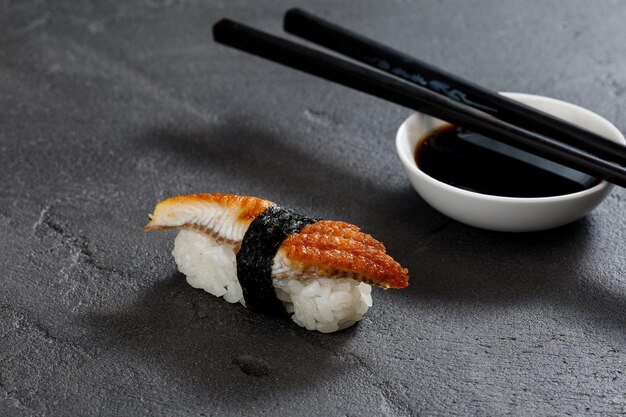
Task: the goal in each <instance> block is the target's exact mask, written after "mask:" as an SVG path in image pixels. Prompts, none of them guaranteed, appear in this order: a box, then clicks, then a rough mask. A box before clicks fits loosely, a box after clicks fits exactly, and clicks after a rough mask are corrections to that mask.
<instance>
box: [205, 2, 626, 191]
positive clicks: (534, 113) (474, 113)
mask: <svg viewBox="0 0 626 417" xmlns="http://www.w3.org/2000/svg"><path fill="white" fill-rule="evenodd" d="M284 27H285V30H286V31H287V32H289V33H292V34H294V35H297V36H300V37H302V38H304V39H307V40H309V41H311V42H314V43H317V44H319V45H321V46H324V47H327V48H329V49H331V50H333V51H335V52H338V53H340V54H342V55H346V56H348V57H350V58H352V59H354V60H356V61H359V62H360V63H362V64H366V65H368V66H372V67H374V68H375V69H370V68H368V67H366V66H364V65H360V64H356V63H353V62H351V61H349V60H346V59H342V58H339V57H336V56H333V55H329V54H326V53H323V52H321V51H318V50H316V49H312V48H308V47H306V46H303V45H300V44H297V43H295V42H292V41H289V40H286V39H282V38H279V37H277V36H273V35H270V34H267V33H264V32H261V31H259V30H256V29H253V28H251V27H248V26H245V25H243V24H240V23H237V22H234V21H232V20H229V19H223V20H220V21H219V22H217V23H216V24H215V25H214V26H213V37H214V39H215V40H216V41H217V42H220V43H223V44H225V45H228V46H231V47H234V48H236V49H240V50H242V51H245V52H249V53H251V54H254V55H257V56H260V57H263V58H266V59H268V60H270V61H274V62H277V63H280V64H283V65H286V66H288V67H291V68H295V69H298V70H300V71H303V72H306V73H309V74H312V75H316V76H318V77H321V78H324V79H327V80H329V81H333V82H336V83H338V84H342V85H344V86H347V87H351V88H353V89H355V90H359V91H362V92H364V93H368V94H371V95H374V96H376V97H379V98H382V99H385V100H388V101H391V102H393V103H396V104H400V105H402V106H405V107H408V108H411V109H413V110H416V111H419V112H422V113H425V114H428V115H430V116H433V117H436V118H439V119H442V120H446V121H448V122H450V123H452V124H455V125H457V126H461V127H464V128H467V129H469V130H472V131H474V132H476V133H480V134H483V135H485V136H488V137H491V138H492V139H496V140H498V141H500V142H503V143H506V144H508V145H511V146H514V147H517V148H519V149H523V150H525V151H527V152H530V153H532V154H534V155H537V156H541V157H544V158H546V159H549V160H552V161H554V162H557V163H560V164H562V165H565V166H568V167H570V168H573V169H576V170H579V171H581V172H584V173H587V174H589V175H593V176H596V177H598V178H602V179H605V180H607V181H609V182H611V183H614V184H617V185H620V186H622V187H626V168H624V166H622V165H621V164H626V146H623V145H621V144H617V143H615V142H612V141H610V140H608V139H606V138H603V137H601V136H599V135H597V134H595V133H592V132H589V131H587V130H584V129H581V128H579V127H577V126H575V125H573V124H570V123H568V122H565V121H563V120H561V119H559V118H556V117H553V116H550V115H548V114H546V113H543V112H541V111H538V110H535V109H533V108H531V107H529V106H526V105H523V104H521V103H518V102H516V101H514V100H511V99H508V98H506V97H504V96H502V95H499V94H497V93H494V92H491V91H489V90H487V89H485V88H483V87H480V86H477V85H475V84H473V83H471V82H469V81H465V80H463V79H461V78H459V77H457V76H455V75H452V74H449V73H446V72H444V71H442V70H439V69H437V68H435V67H433V66H431V65H429V64H427V63H424V62H421V61H419V60H417V59H415V58H412V57H410V56H408V55H406V54H403V53H401V52H398V51H396V50H394V49H392V48H389V47H387V46H384V45H382V44H379V43H377V42H375V41H372V40H369V39H367V38H365V37H363V36H361V35H358V34H356V33H354V32H352V31H349V30H347V29H344V28H341V27H339V26H337V25H335V24H333V23H330V22H327V21H325V20H323V19H321V18H319V17H316V16H313V15H311V14H309V13H307V12H304V11H302V10H299V9H292V10H289V11H288V12H287V13H286V14H285V20H284ZM556 138H558V140H557V139H556Z"/></svg>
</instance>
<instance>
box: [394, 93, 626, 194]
mask: <svg viewBox="0 0 626 417" xmlns="http://www.w3.org/2000/svg"><path fill="white" fill-rule="evenodd" d="M500 94H502V95H504V96H506V97H509V98H512V99H514V100H516V99H519V98H521V99H524V98H528V99H531V100H540V101H544V102H552V103H553V104H558V105H559V106H561V107H565V108H569V109H571V110H575V111H578V112H582V113H585V114H586V116H587V117H590V118H592V119H596V120H597V121H598V122H600V123H602V124H604V125H606V126H607V128H608V129H610V130H611V131H612V133H613V134H614V135H615V137H616V138H617V139H618V140H617V142H618V143H622V144H626V139H624V136H623V135H622V133H621V132H620V131H619V129H618V128H617V127H616V126H615V125H614V124H613V123H611V122H610V121H608V120H607V119H605V118H604V117H602V116H600V115H599V114H597V113H595V112H593V111H591V110H589V109H586V108H584V107H581V106H578V105H576V104H573V103H569V102H567V101H563V100H559V99H556V98H552V97H546V96H542V95H537V94H528V93H515V92H500ZM520 101H522V102H524V103H525V101H523V100H520ZM525 104H526V103H525ZM417 115H424V116H426V117H431V118H433V119H436V118H435V117H432V116H428V115H426V114H424V113H421V112H413V113H412V114H411V115H410V116H409V117H407V118H406V119H405V120H404V121H403V122H402V124H401V125H400V127H399V128H398V132H397V134H396V152H397V153H398V156H399V157H400V160H401V161H402V163H403V164H404V166H405V167H406V168H407V169H409V170H410V171H411V172H412V173H413V174H415V175H417V176H418V177H420V178H422V179H423V180H425V181H428V182H430V183H431V184H433V185H435V186H437V187H439V188H443V189H444V190H447V191H449V192H452V193H456V194H459V195H461V196H465V197H471V198H475V199H481V200H484V201H490V202H502V203H516V204H537V203H551V202H559V201H568V200H575V199H578V198H584V197H586V196H589V195H592V194H595V193H599V192H602V191H604V190H606V189H607V188H608V187H612V186H613V184H611V183H609V182H608V181H606V180H600V182H599V183H598V184H597V185H594V186H593V187H591V188H587V189H586V190H582V191H578V192H575V193H569V194H561V195H555V196H548V197H508V196H499V195H493V194H484V193H479V192H476V191H469V190H464V189H462V188H458V187H455V186H453V185H450V184H447V183H445V182H442V181H439V180H438V179H436V178H433V177H431V176H430V175H428V174H426V173H425V172H424V171H422V170H421V169H419V168H418V166H417V163H416V162H415V158H414V155H413V154H414V149H411V152H410V154H409V155H407V153H406V152H405V150H404V149H403V145H404V144H405V143H406V142H407V141H408V140H410V139H411V136H410V135H408V134H403V132H402V131H403V129H404V128H406V125H407V124H408V123H409V122H410V121H411V120H412V119H413V118H414V117H415V116H417ZM446 123H447V122H446Z"/></svg>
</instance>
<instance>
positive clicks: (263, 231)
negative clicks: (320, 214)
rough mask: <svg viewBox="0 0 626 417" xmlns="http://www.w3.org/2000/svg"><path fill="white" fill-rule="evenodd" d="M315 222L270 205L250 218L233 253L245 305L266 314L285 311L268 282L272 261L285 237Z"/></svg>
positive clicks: (270, 279)
mask: <svg viewBox="0 0 626 417" xmlns="http://www.w3.org/2000/svg"><path fill="white" fill-rule="evenodd" d="M315 222H317V220H316V219H312V218H310V217H307V216H303V215H301V214H298V213H296V212H294V211H293V210H289V209H287V208H284V207H280V206H277V205H273V206H270V207H268V208H267V209H266V210H265V211H263V212H262V213H261V214H259V215H258V216H257V218H256V219H254V220H253V221H252V223H251V224H250V227H248V230H247V231H246V234H245V235H244V237H243V241H242V242H241V249H240V250H239V252H238V253H237V277H238V278H239V283H240V284H241V289H242V290H243V297H244V299H245V300H246V306H247V307H248V308H249V309H251V310H254V311H258V312H261V313H266V314H276V315H284V314H286V311H285V308H284V306H283V304H282V302H281V301H280V300H279V299H278V298H276V293H275V292H274V286H273V285H272V277H271V273H272V260H273V259H274V256H275V255H276V252H277V251H278V248H279V247H280V245H281V244H282V243H283V240H285V238H287V236H289V235H291V234H293V233H298V232H299V231H300V229H302V228H303V227H304V226H306V225H307V224H313V223H315Z"/></svg>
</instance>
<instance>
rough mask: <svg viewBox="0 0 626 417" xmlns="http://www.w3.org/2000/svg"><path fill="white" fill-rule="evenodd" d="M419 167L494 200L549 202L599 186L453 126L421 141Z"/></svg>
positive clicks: (585, 176) (417, 157) (587, 177)
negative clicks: (533, 199)
mask: <svg viewBox="0 0 626 417" xmlns="http://www.w3.org/2000/svg"><path fill="white" fill-rule="evenodd" d="M415 161H416V163H417V166H418V167H419V169H421V170H422V171H423V172H424V173H426V174H427V175H429V176H431V177H433V178H435V179H437V180H439V181H441V182H444V183H446V184H449V185H452V186H454V187H457V188H461V189H464V190H468V191H473V192H477V193H481V194H489V195H494V196H503V197H523V198H529V197H531V198H532V197H550V196H558V195H565V194H571V193H576V192H579V191H583V190H586V189H588V188H591V187H593V186H595V185H597V184H599V183H600V180H598V179H597V178H595V177H592V176H590V175H588V174H585V173H582V172H580V171H576V170H574V169H572V168H568V167H566V166H563V165H560V164H557V163H555V162H552V161H549V160H547V159H544V158H541V157H538V156H535V155H533V154H531V153H528V152H525V151H522V150H520V149H517V148H514V147H512V146H509V145H506V144H504V143H501V142H498V141H496V140H493V139H491V138H488V137H486V136H483V135H479V134H477V133H474V132H471V131H468V130H466V129H464V128H461V127H457V126H452V125H444V126H442V127H440V128H438V129H436V130H434V131H432V132H430V133H429V134H428V135H427V136H426V137H424V138H422V140H420V141H418V144H417V147H416V150H415Z"/></svg>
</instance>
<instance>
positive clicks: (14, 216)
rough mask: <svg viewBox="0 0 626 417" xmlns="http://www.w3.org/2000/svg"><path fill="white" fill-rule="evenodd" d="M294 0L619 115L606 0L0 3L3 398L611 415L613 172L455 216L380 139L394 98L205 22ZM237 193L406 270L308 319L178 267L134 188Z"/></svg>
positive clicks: (616, 251) (169, 408)
mask: <svg viewBox="0 0 626 417" xmlns="http://www.w3.org/2000/svg"><path fill="white" fill-rule="evenodd" d="M298 5H299V6H302V7H305V8H306V9H308V10H310V11H312V12H315V13H317V14H320V15H322V16H324V17H326V18H328V19H331V20H333V21H336V22H341V23H342V24H344V25H346V26H348V27H350V28H353V29H355V30H357V31H360V32H362V33H365V34H367V35H369V36H371V37H373V38H375V39H378V40H380V41H383V42H385V43H389V44H392V45H395V46H396V47H397V48H399V49H401V50H404V51H406V52H409V53H411V54H414V55H416V56H419V57H421V58H422V59H424V60H427V61H429V62H431V63H433V64H435V65H438V66H441V67H443V68H446V69H448V70H450V71H452V72H455V73H457V74H460V75H462V76H465V77H468V78H470V79H472V80H474V81H476V82H478V83H481V84H484V85H486V86H488V87H490V88H492V89H494V90H507V91H521V92H529V93H536V94H542V95H547V96H551V97H556V98H561V99H564V100H567V101H571V102H574V103H577V104H579V105H582V106H584V107H587V108H589V109H592V110H594V111H596V112H598V113H599V114H601V115H603V116H605V117H607V118H608V119H609V120H611V121H612V122H613V123H615V124H616V126H617V127H618V128H620V129H622V130H625V129H626V116H625V110H626V107H625V106H624V103H625V98H626V94H625V92H626V26H624V21H625V20H626V5H625V4H624V3H622V2H619V1H615V0H614V1H609V0H599V1H593V2H590V1H586V0H576V1H572V0H567V1H566V0H563V1H538V0H537V1H523V0H519V1H513V0H511V1H500V0H492V1H478V0H475V1H415V2H412V1H401V0H397V1H387V2H378V1H344V2H339V1H320V2H315V3H311V4H306V3H304V2H298V1H269V0H267V1H255V2H253V1H247V2H246V1H228V0H221V1H196V0H142V1H117V2H101V1H96V0H93V1H80V2H78V1H72V0H64V1H55V2H52V1H50V2H46V1H43V0H24V1H17V0H15V1H12V0H3V1H0V264H1V265H2V269H3V271H2V274H0V280H1V286H0V334H1V337H0V414H1V415H3V416H9V415H16V416H21V415H24V416H26V415H34V416H43V415H68V416H69V415H118V416H127V415H140V414H147V415H170V416H183V415H193V416H209V415H211V416H292V415H293V416H297V415H316V416H364V415H385V416H403V415H503V414H511V415H555V414H559V415H570V414H574V415H598V416H600V415H602V416H604V415H609V414H613V415H617V414H620V413H626V375H625V374H624V372H626V370H625V366H624V365H625V363H626V357H625V355H624V351H625V349H626V338H625V332H626V278H625V275H624V271H625V263H626V262H625V258H624V252H625V250H626V243H625V238H626V216H625V215H624V213H625V212H626V193H625V192H624V190H622V189H616V190H614V191H613V192H612V194H611V195H610V196H609V197H608V199H607V200H606V201H605V202H604V203H603V204H602V205H601V206H599V207H598V208H597V209H596V210H595V211H594V212H593V213H592V214H591V215H589V216H587V217H586V218H585V219H583V220H581V221H579V222H577V223H575V224H572V225H569V226H566V227H563V228H560V229H557V230H553V231H548V232H542V233H533V234H505V233H495V232H487V231H483V230H478V229H474V228H470V227H468V226H464V225H462V224H459V223H457V222H454V221H451V220H449V219H448V218H446V217H444V216H443V215H441V214H439V213H437V212H436V211H434V210H433V209H431V208H430V207H429V206H428V205H427V204H426V203H425V202H424V201H423V200H422V199H421V198H420V197H419V196H418V195H417V194H416V193H415V192H414V191H413V189H412V188H411V186H410V185H409V182H408V180H407V179H406V178H405V176H404V174H403V171H402V168H401V166H400V164H399V161H398V159H397V156H396V154H395V150H394V143H393V138H394V134H395V131H396V129H397V127H398V125H399V124H400V123H401V122H402V120H403V119H404V118H405V117H407V116H408V115H409V114H410V110H408V109H404V108H400V107H398V106H396V105H392V104H389V103H387V102H383V101H381V100H378V99H375V98H372V97H368V96H365V95H363V94H360V93H357V92H354V91H351V90H348V89H346V88H343V87H339V86H336V85H332V84H330V83H328V82H325V81H321V80H319V79H316V78H313V77H310V76H308V75H304V74H301V73H298V72H295V71H292V70H289V69H286V68H283V67H280V66H277V65H274V64H272V63H269V62H265V61H263V60H260V59H258V58H255V57H252V56H249V55H245V54H243V53H239V52H237V51H234V50H231V49H227V48H225V47H223V46H220V45H216V44H214V43H213V42H212V40H211V36H210V27H211V24H212V23H213V22H214V21H216V20H217V19H218V18H220V17H223V16H229V17H231V18H234V19H238V20H241V21H244V22H246V23H249V24H251V25H254V26H257V27H260V28H264V29H267V30H269V31H271V32H273V33H280V32H281V20H282V14H283V12H284V11H285V10H286V9H288V8H289V7H292V6H298ZM193 192H227V193H238V194H243V195H256V196H260V197H263V198H267V199H270V200H272V201H276V202H279V203H281V204H283V205H286V206H289V207H292V208H294V209H297V210H299V211H301V212H304V213H306V214H310V215H312V216H320V217H325V218H330V219H340V220H346V221H349V222H352V223H355V224H357V225H360V226H361V227H363V228H364V230H365V231H367V232H369V233H371V234H373V235H374V236H375V237H377V238H378V239H380V240H381V241H383V242H385V244H386V245H387V248H388V250H389V252H390V253H391V254H392V255H393V256H394V257H395V258H396V259H397V260H398V261H399V262H400V263H402V264H403V265H404V266H406V267H408V268H409V270H410V271H411V276H412V281H411V285H410V287H409V288H408V289H406V290H403V291H382V290H375V291H374V307H373V308H372V309H371V310H370V312H369V313H368V314H367V315H366V317H365V318H364V320H363V321H362V322H361V323H360V324H359V325H358V326H355V327H353V328H351V329H349V330H347V331H343V332H340V333H337V334H333V335H324V334H320V333H316V332H308V331H306V330H303V329H301V328H299V327H297V326H295V325H294V324H293V323H291V322H289V321H282V320H279V319H273V318H267V317H264V316H261V315H257V314H254V313H252V312H250V311H247V310H246V309H244V308H243V307H241V306H239V305H231V304H228V303H226V302H224V301H223V300H220V299H216V298H214V297H212V296H210V295H208V294H206V293H204V292H202V291H200V290H195V289H193V288H191V287H190V286H189V285H188V284H186V282H185V279H184V277H183V276H182V275H181V274H180V273H177V272H176V267H175V264H174V262H173V259H172V257H171V256H170V251H171V248H172V245H173V238H174V233H173V232H169V233H161V234H158V233H154V234H144V233H143V232H142V226H143V225H144V224H145V223H146V221H147V215H148V213H149V212H150V211H151V210H152V208H153V206H154V204H155V203H156V202H157V201H158V200H159V199H162V198H164V197H167V196H171V195H177V194H187V193H193Z"/></svg>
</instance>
